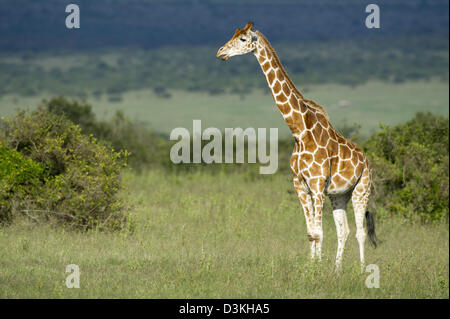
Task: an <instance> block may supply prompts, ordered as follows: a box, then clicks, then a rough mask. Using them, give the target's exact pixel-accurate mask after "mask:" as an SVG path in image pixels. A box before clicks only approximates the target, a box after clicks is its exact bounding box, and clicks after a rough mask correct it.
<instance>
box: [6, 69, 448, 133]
mask: <svg viewBox="0 0 450 319" xmlns="http://www.w3.org/2000/svg"><path fill="white" fill-rule="evenodd" d="M255 76H256V75H255ZM299 89H300V90H301V91H303V92H304V94H305V97H306V98H308V99H312V100H315V101H316V102H317V103H319V104H321V105H323V106H324V107H325V108H326V109H327V111H328V113H329V115H330V119H331V122H332V124H333V125H334V126H335V127H337V128H340V127H343V126H344V124H345V123H346V124H348V125H353V123H357V124H360V125H361V126H362V128H361V133H362V134H363V135H364V136H366V137H367V136H368V135H369V134H370V133H371V132H373V131H375V130H376V129H378V128H379V123H383V124H388V125H395V124H398V123H401V122H405V121H407V120H409V119H411V118H412V117H413V116H414V114H415V113H416V112H418V111H430V112H433V113H435V114H440V115H444V116H447V117H448V114H449V111H448V105H449V97H448V89H449V86H448V82H442V81H437V80H433V81H428V82H424V81H417V82H406V83H402V84H391V83H383V82H369V83H367V84H364V85H361V86H357V87H355V88H351V87H349V86H343V85H332V84H322V85H311V86H310V87H308V88H302V87H299ZM171 94H172V97H171V98H169V99H165V98H160V97H158V96H156V95H155V94H154V93H153V91H151V90H138V91H128V92H126V93H124V94H123V95H122V101H120V102H116V103H112V102H110V101H108V96H106V95H103V96H102V97H101V98H100V99H99V100H96V99H95V98H94V97H92V96H91V97H89V98H88V101H89V102H90V103H91V104H92V105H93V108H94V111H95V112H96V113H97V115H98V116H99V118H107V117H109V116H111V115H112V114H114V112H115V110H119V109H120V110H123V111H124V112H125V114H127V115H128V116H129V117H130V118H131V119H133V120H137V121H139V122H144V123H146V124H147V125H148V126H149V127H150V128H153V129H154V130H155V131H157V132H162V133H166V134H168V133H170V132H171V130H172V129H174V128H176V127H186V128H188V129H189V130H192V120H193V119H201V120H202V126H203V128H206V127H211V126H212V127H217V128H219V129H224V128H226V127H242V128H246V127H255V128H256V127H266V128H268V127H278V128H279V134H280V136H282V135H288V134H289V130H288V128H287V125H286V123H285V122H284V121H283V119H282V117H281V115H280V114H279V111H278V109H277V108H276V107H275V105H274V102H273V98H272V96H271V95H270V94H269V90H268V89H265V90H254V91H253V92H252V93H250V94H248V95H246V96H245V97H244V98H243V99H242V98H240V97H239V96H238V95H216V96H212V95H209V94H206V93H193V92H185V91H172V92H171ZM50 96H51V95H48V94H41V95H38V96H34V97H17V96H13V95H5V96H3V97H1V98H0V114H1V115H3V116H5V115H6V116H9V115H12V114H13V113H14V110H15V109H17V108H18V107H21V108H33V107H34V106H35V105H37V104H38V103H39V101H40V100H41V99H43V98H49V97H50Z"/></svg>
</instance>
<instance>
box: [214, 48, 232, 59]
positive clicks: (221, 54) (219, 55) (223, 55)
mask: <svg viewBox="0 0 450 319" xmlns="http://www.w3.org/2000/svg"><path fill="white" fill-rule="evenodd" d="M224 50H225V47H221V48H220V49H219V51H217V54H216V58H218V59H221V60H222V61H226V60H228V58H229V56H228V54H226V53H224V52H223V51H224Z"/></svg>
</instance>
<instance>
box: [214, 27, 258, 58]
mask: <svg viewBox="0 0 450 319" xmlns="http://www.w3.org/2000/svg"><path fill="white" fill-rule="evenodd" d="M252 28H253V23H252V22H249V23H247V25H246V26H245V27H244V29H242V30H241V29H236V32H234V35H233V37H232V38H231V39H230V40H229V41H228V42H227V43H225V44H224V45H223V46H222V47H221V48H220V49H219V51H217V54H216V57H218V58H220V59H222V60H224V61H225V60H228V59H229V58H230V57H232V56H235V55H242V54H246V53H249V52H253V51H255V49H256V42H257V41H258V35H257V34H256V32H255V31H254V30H252Z"/></svg>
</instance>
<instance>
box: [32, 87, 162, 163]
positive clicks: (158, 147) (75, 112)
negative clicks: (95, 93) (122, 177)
mask: <svg viewBox="0 0 450 319" xmlns="http://www.w3.org/2000/svg"><path fill="white" fill-rule="evenodd" d="M41 107H42V108H45V109H47V110H48V111H49V112H51V113H54V114H59V115H64V116H66V117H67V118H68V119H70V120H71V121H72V122H73V123H75V124H78V125H79V126H80V128H81V130H82V133H84V134H93V135H95V137H97V138H99V139H101V140H106V141H108V142H110V143H111V145H112V147H113V148H114V149H115V150H122V149H126V150H127V151H128V152H129V163H130V165H132V166H133V167H135V168H141V167H143V166H145V167H149V166H155V165H158V166H160V165H163V166H166V165H167V164H168V162H169V155H168V154H169V152H168V147H167V139H163V138H162V137H160V136H158V135H156V134H154V133H153V132H151V131H149V130H148V129H146V128H145V127H143V126H142V125H139V124H137V123H133V122H132V121H130V120H129V119H128V118H126V117H125V115H124V114H123V112H121V111H117V112H116V113H115V114H114V116H113V118H112V119H111V120H110V121H98V120H97V119H96V116H95V114H94V113H93V112H92V106H91V105H90V104H88V103H87V102H85V101H77V100H69V99H67V98H65V97H63V96H59V97H54V98H52V99H50V100H48V101H47V100H44V101H43V102H42V103H41Z"/></svg>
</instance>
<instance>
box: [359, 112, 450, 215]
mask: <svg viewBox="0 0 450 319" xmlns="http://www.w3.org/2000/svg"><path fill="white" fill-rule="evenodd" d="M363 147H364V149H365V151H366V152H367V155H368V156H369V158H370V160H371V162H372V166H373V173H374V188H375V192H374V194H375V196H374V197H375V205H376V209H377V210H378V211H379V212H381V213H383V212H384V213H388V214H396V215H401V216H404V217H407V218H410V219H412V220H414V219H420V220H421V221H424V222H429V221H437V220H445V219H447V220H448V216H449V206H448V200H449V193H448V189H449V122H448V119H445V118H443V117H440V116H435V115H432V114H431V113H426V114H424V113H418V114H416V116H415V118H414V119H412V120H411V121H409V122H407V123H405V124H400V125H397V126H396V127H394V128H389V127H382V130H381V131H380V132H379V133H376V134H374V135H372V136H371V137H370V138H369V139H368V140H367V141H366V142H365V143H364V144H363Z"/></svg>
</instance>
